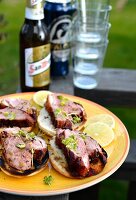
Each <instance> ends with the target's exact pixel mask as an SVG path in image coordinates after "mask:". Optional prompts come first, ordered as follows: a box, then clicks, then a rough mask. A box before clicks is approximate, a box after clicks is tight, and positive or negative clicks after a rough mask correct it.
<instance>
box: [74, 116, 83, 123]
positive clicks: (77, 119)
mask: <svg viewBox="0 0 136 200" xmlns="http://www.w3.org/2000/svg"><path fill="white" fill-rule="evenodd" d="M72 118H73V120H72V121H73V123H74V124H77V123H80V122H81V119H80V117H78V116H77V115H75V116H73V117H72Z"/></svg>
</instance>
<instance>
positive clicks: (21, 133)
mask: <svg viewBox="0 0 136 200" xmlns="http://www.w3.org/2000/svg"><path fill="white" fill-rule="evenodd" d="M18 135H19V136H22V137H25V138H26V139H34V137H35V133H34V132H30V133H27V132H26V131H24V130H19V132H18Z"/></svg>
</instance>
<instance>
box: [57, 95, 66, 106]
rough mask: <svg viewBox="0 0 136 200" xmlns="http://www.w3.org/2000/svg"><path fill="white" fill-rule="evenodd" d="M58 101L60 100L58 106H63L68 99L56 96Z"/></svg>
mask: <svg viewBox="0 0 136 200" xmlns="http://www.w3.org/2000/svg"><path fill="white" fill-rule="evenodd" d="M58 99H59V100H60V106H65V105H66V103H67V102H68V99H67V98H65V97H63V96H58Z"/></svg>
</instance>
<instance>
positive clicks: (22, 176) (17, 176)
mask: <svg viewBox="0 0 136 200" xmlns="http://www.w3.org/2000/svg"><path fill="white" fill-rule="evenodd" d="M47 163H48V161H47ZM47 163H46V164H45V165H44V166H43V167H41V168H40V169H38V170H35V171H33V172H32V173H30V174H26V175H22V174H20V175H16V174H13V173H12V172H11V173H10V171H8V170H6V168H4V167H0V169H1V171H3V172H4V173H5V174H7V175H8V176H12V177H16V178H24V177H28V176H34V175H35V174H37V173H39V172H41V171H42V170H44V169H45V168H46V166H47Z"/></svg>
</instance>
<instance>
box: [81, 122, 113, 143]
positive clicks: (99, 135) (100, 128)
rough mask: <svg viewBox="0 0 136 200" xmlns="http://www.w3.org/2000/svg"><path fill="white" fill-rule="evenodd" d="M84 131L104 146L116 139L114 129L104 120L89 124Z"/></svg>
mask: <svg viewBox="0 0 136 200" xmlns="http://www.w3.org/2000/svg"><path fill="white" fill-rule="evenodd" d="M84 132H85V133H87V134H88V135H90V136H91V137H92V138H93V139H95V140H96V141H97V142H98V143H99V144H100V145H101V146H102V147H105V146H107V145H109V144H110V143H111V142H112V141H113V139H114V131H113V130H112V129H111V128H110V127H109V126H108V125H107V124H104V123H102V122H95V123H92V124H89V125H88V126H87V127H86V128H85V129H84Z"/></svg>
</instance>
